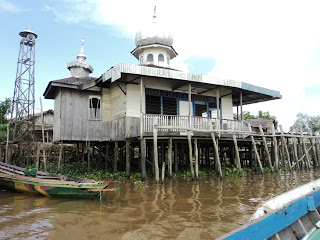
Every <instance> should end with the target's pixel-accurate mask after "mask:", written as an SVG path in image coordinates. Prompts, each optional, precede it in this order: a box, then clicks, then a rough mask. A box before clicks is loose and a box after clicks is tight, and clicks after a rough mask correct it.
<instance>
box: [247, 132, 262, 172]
mask: <svg viewBox="0 0 320 240" xmlns="http://www.w3.org/2000/svg"><path fill="white" fill-rule="evenodd" d="M250 137H251V142H252V146H253V150H254V153H255V156H256V159H257V161H258V164H259V168H260V171H261V173H262V174H263V173H264V172H263V167H262V164H261V161H260V156H259V153H258V150H257V146H256V142H255V140H254V137H253V136H252V135H251V136H250Z"/></svg>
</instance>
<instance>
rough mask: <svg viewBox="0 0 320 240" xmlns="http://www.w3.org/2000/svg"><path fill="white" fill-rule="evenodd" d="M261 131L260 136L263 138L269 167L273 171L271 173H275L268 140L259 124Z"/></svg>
mask: <svg viewBox="0 0 320 240" xmlns="http://www.w3.org/2000/svg"><path fill="white" fill-rule="evenodd" d="M259 130H260V134H261V136H262V141H263V146H264V151H265V152H266V156H267V160H268V165H269V168H270V169H271V172H273V168H272V163H271V157H270V153H269V148H268V144H267V140H266V137H265V136H264V133H263V130H262V126H261V124H259Z"/></svg>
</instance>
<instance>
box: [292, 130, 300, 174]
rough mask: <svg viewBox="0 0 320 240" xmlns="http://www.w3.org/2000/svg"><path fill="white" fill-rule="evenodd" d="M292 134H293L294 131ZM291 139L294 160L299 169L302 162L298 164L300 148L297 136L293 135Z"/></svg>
mask: <svg viewBox="0 0 320 240" xmlns="http://www.w3.org/2000/svg"><path fill="white" fill-rule="evenodd" d="M291 134H292V135H293V132H292V133H291ZM291 140H292V148H293V159H294V162H295V163H296V166H297V169H298V170H300V166H299V165H300V164H298V160H299V157H298V150H297V139H296V138H295V137H292V138H291ZM292 165H293V164H292Z"/></svg>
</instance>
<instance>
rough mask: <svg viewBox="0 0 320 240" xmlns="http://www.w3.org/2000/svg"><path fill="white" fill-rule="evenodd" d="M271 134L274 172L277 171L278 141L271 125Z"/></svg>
mask: <svg viewBox="0 0 320 240" xmlns="http://www.w3.org/2000/svg"><path fill="white" fill-rule="evenodd" d="M271 132H272V139H273V150H274V167H275V170H276V171H278V170H279V152H278V141H277V137H276V132H275V129H274V124H271Z"/></svg>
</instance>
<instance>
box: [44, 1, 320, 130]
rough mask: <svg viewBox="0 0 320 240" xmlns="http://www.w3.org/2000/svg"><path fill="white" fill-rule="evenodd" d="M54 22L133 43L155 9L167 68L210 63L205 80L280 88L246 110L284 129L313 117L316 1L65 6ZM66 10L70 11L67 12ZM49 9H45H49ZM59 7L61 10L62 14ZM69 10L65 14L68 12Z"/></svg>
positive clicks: (318, 57) (317, 74) (319, 35)
mask: <svg viewBox="0 0 320 240" xmlns="http://www.w3.org/2000/svg"><path fill="white" fill-rule="evenodd" d="M63 3H64V5H63V6H62V7H61V6H60V8H59V9H58V8H54V7H52V6H50V10H51V11H53V12H54V13H55V14H56V16H57V17H58V18H59V19H60V20H63V21H66V22H78V23H80V22H90V23H94V24H104V25H110V26H114V29H116V31H118V33H121V34H123V35H124V36H125V37H128V38H131V39H132V40H133V39H134V34H135V32H136V31H137V30H138V29H139V27H140V26H141V25H142V24H144V23H146V22H149V21H151V18H152V14H153V12H152V11H153V6H154V5H155V4H157V15H158V19H159V22H161V23H164V24H166V25H168V26H170V28H171V29H172V31H173V33H174V48H175V49H176V50H177V52H178V54H179V56H178V57H177V58H176V59H175V60H174V61H173V62H172V67H176V68H179V69H181V70H186V71H187V70H188V69H187V66H186V65H185V64H184V60H186V59H188V58H189V57H190V56H200V57H201V56H203V57H211V58H215V59H216V66H215V67H214V69H213V70H212V72H211V74H214V75H218V76H220V77H223V78H231V79H234V80H240V81H244V82H248V83H251V84H255V85H259V86H263V87H267V88H271V89H275V90H279V91H280V92H281V94H282V96H283V99H282V100H277V101H271V102H269V103H262V104H257V105H252V106H249V107H245V110H247V109H248V110H251V109H252V110H251V111H254V110H256V111H258V110H263V111H269V112H270V113H271V114H273V115H276V116H277V117H278V118H279V120H280V123H281V122H283V125H285V126H286V127H287V128H288V127H289V126H290V125H291V124H292V123H293V121H294V119H295V116H296V114H297V113H298V112H304V113H307V114H313V115H314V114H315V115H319V113H317V111H316V110H315V109H316V108H314V107H313V106H314V101H315V100H319V97H317V96H316V97H315V96H313V97H312V98H311V97H309V96H306V95H305V94H304V88H305V87H307V86H310V85H312V84H314V83H317V82H319V79H320V70H319V67H318V65H317V64H315V63H318V64H319V63H320V41H319V40H320V28H319V27H318V23H319V22H320V15H319V14H318V9H319V7H318V5H319V4H318V1H316V0H315V1H313V0H309V1H302V0H290V1H289V0H282V1H277V0H269V1H259V0H242V1H238V0H226V1H217V0H216V1H215V0H199V1H169V0H162V1H158V2H156V1H150V0H137V1H129V0H118V1H105V0H92V1H85V0H82V1H76V0H65V1H63ZM71 5H72V8H69V7H68V6H71ZM48 9H49V8H48ZM63 9H65V10H63ZM66 9H67V10H66Z"/></svg>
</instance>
